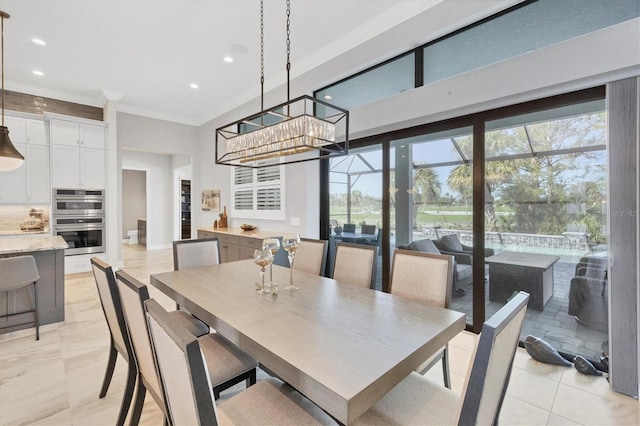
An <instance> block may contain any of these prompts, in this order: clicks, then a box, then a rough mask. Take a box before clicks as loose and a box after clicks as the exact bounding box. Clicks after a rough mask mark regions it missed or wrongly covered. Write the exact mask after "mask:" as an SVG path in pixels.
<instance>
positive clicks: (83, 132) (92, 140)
mask: <svg viewBox="0 0 640 426" xmlns="http://www.w3.org/2000/svg"><path fill="white" fill-rule="evenodd" d="M104 140H105V128H104V127H103V126H95V125H93V124H85V123H81V124H80V146H82V147H84V148H95V149H105V141H104Z"/></svg>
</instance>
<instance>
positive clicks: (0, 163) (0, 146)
mask: <svg viewBox="0 0 640 426" xmlns="http://www.w3.org/2000/svg"><path fill="white" fill-rule="evenodd" d="M5 18H6V19H9V14H8V13H6V12H3V11H2V10H0V32H1V33H2V35H1V36H0V37H1V38H2V126H0V171H2V172H8V171H10V170H15V169H17V168H18V167H20V166H22V163H24V157H23V156H22V154H20V153H19V152H18V150H17V149H16V147H15V146H13V144H12V143H11V139H9V129H7V127H6V126H5V125H4V20H5Z"/></svg>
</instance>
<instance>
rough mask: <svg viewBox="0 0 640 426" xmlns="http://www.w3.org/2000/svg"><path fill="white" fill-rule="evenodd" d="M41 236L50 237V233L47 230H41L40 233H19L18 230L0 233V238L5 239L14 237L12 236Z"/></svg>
mask: <svg viewBox="0 0 640 426" xmlns="http://www.w3.org/2000/svg"><path fill="white" fill-rule="evenodd" d="M40 234H42V235H43V236H44V235H46V234H49V235H51V231H50V230H49V229H46V230H42V231H21V230H19V229H14V230H11V231H0V237H5V236H8V235H9V236H14V235H25V236H26V235H40Z"/></svg>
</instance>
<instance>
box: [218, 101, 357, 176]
mask: <svg viewBox="0 0 640 426" xmlns="http://www.w3.org/2000/svg"><path fill="white" fill-rule="evenodd" d="M348 151H349V112H348V111H347V110H345V109H342V108H339V107H336V106H334V105H331V104H329V103H327V102H325V101H322V100H320V99H316V98H313V97H311V96H308V95H304V96H300V97H299V98H296V99H293V100H291V101H289V102H285V103H282V104H280V105H277V106H275V107H273V108H270V109H267V110H264V111H262V112H260V113H258V114H254V115H251V116H249V117H246V118H243V119H242V120H238V121H235V122H233V123H230V124H227V125H226V126H222V127H220V128H218V129H216V164H226V165H231V166H242V167H251V168H260V167H265V166H268V165H273V162H264V161H261V160H266V159H270V158H276V157H279V158H280V161H279V163H280V164H291V163H299V162H302V161H310V160H318V159H323V158H330V157H336V156H339V155H346V154H347V153H348Z"/></svg>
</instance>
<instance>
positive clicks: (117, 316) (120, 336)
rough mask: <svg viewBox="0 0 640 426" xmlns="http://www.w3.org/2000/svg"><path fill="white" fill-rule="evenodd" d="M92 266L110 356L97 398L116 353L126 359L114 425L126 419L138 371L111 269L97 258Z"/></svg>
mask: <svg viewBox="0 0 640 426" xmlns="http://www.w3.org/2000/svg"><path fill="white" fill-rule="evenodd" d="M91 269H92V270H93V277H94V279H95V282H96V287H97V288H98V296H99V298H100V305H101V306H102V312H104V317H105V319H106V320H107V326H108V327H109V337H110V339H109V340H110V345H109V359H108V361H107V368H106V370H105V373H104V379H103V381H102V387H101V388H100V394H99V398H104V397H105V395H106V394H107V390H108V389H109V385H110V384H111V378H112V377H113V371H114V369H115V366H116V360H117V359H118V353H120V355H122V357H123V358H124V359H125V360H126V361H127V380H126V383H125V389H124V394H123V395H122V404H121V406H120V413H119V414H118V420H117V421H116V424H117V425H122V424H124V422H125V420H126V418H127V413H128V411H129V406H130V405H131V399H132V397H133V390H134V388H135V384H136V377H137V374H138V370H137V368H136V360H135V358H134V354H133V348H132V347H131V340H130V339H129V331H128V330H127V324H126V322H125V319H124V312H123V311H122V303H121V301H120V293H119V292H118V286H117V284H116V277H115V275H114V273H113V269H112V268H111V266H110V265H108V264H107V263H105V262H103V261H102V260H100V259H99V258H97V257H92V258H91Z"/></svg>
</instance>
